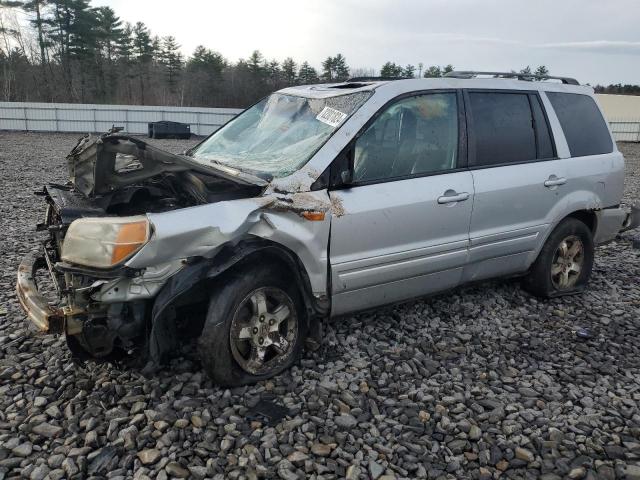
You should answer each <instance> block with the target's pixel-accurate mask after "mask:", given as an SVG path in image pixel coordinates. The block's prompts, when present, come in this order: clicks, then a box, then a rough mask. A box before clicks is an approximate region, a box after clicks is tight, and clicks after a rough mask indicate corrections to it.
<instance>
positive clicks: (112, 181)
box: [67, 133, 268, 198]
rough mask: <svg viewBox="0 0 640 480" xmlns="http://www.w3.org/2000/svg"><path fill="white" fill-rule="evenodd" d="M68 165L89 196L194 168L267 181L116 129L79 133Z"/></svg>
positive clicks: (242, 179)
mask: <svg viewBox="0 0 640 480" xmlns="http://www.w3.org/2000/svg"><path fill="white" fill-rule="evenodd" d="M67 165H68V169H69V177H70V180H71V182H72V183H73V185H74V187H75V189H76V190H77V191H79V192H81V193H82V194H84V195H85V196H87V197H90V198H91V197H95V196H100V195H106V194H109V193H113V192H114V191H117V190H119V189H121V188H123V187H126V186H128V185H133V184H136V183H140V182H143V181H145V180H147V179H150V178H152V177H155V176H157V175H160V174H162V173H177V172H187V171H195V172H200V173H205V174H207V175H214V176H218V177H220V178H222V179H225V180H230V181H232V182H234V183H238V184H240V185H253V186H258V187H263V186H266V185H267V183H268V182H266V181H265V180H263V179H261V178H259V177H255V176H253V175H250V174H248V173H245V172H241V171H239V170H234V169H231V168H228V167H222V166H217V165H215V164H212V165H211V166H204V165H202V164H199V163H196V162H194V161H193V160H191V159H190V158H189V157H186V156H181V155H175V154H173V153H170V152H167V151H164V150H161V149H159V148H156V147H153V146H151V145H149V144H148V143H146V142H144V141H142V140H140V139H138V138H133V137H130V136H127V135H120V134H117V133H116V134H114V133H107V134H104V135H100V136H93V135H86V136H84V137H82V138H81V139H80V140H79V141H78V143H77V144H76V146H75V147H74V148H73V149H72V150H71V152H70V153H69V155H68V156H67Z"/></svg>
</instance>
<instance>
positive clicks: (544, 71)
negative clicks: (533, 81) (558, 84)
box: [535, 65, 549, 77]
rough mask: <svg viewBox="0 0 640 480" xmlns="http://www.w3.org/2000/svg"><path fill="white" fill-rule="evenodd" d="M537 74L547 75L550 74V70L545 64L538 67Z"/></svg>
mask: <svg viewBox="0 0 640 480" xmlns="http://www.w3.org/2000/svg"><path fill="white" fill-rule="evenodd" d="M535 74H536V75H538V76H540V77H547V76H549V70H548V69H547V67H545V66H544V65H540V66H539V67H538V68H536V71H535Z"/></svg>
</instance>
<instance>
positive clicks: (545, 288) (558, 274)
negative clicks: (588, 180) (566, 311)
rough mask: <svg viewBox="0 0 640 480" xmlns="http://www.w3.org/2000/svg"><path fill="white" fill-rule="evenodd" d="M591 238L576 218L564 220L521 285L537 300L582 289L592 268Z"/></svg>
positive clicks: (586, 228) (552, 234)
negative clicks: (537, 297)
mask: <svg viewBox="0 0 640 480" xmlns="http://www.w3.org/2000/svg"><path fill="white" fill-rule="evenodd" d="M593 256H594V245H593V235H592V233H591V230H590V229H589V227H587V226H586V225H585V224H584V223H583V222H581V221H580V220H578V219H576V218H566V219H564V220H563V221H562V222H561V223H560V224H559V225H558V226H557V227H556V229H555V230H554V231H553V232H552V233H551V235H550V236H549V238H548V239H547V241H546V242H545V244H544V246H543V247H542V250H541V251H540V254H539V255H538V258H537V259H536V261H535V262H534V264H533V266H532V267H531V270H530V272H529V274H528V275H527V276H526V277H525V279H524V282H523V286H524V287H525V289H526V290H527V291H529V292H531V293H533V294H534V295H537V296H540V297H547V298H550V297H557V296H560V295H568V294H572V293H578V292H581V291H582V290H584V288H585V286H586V285H587V283H588V282H589V278H590V277H591V269H592V267H593Z"/></svg>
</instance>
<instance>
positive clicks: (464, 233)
mask: <svg viewBox="0 0 640 480" xmlns="http://www.w3.org/2000/svg"><path fill="white" fill-rule="evenodd" d="M459 103H460V102H459V100H458V95H457V93H456V92H453V91H450V92H438V93H427V94H419V95H413V96H410V97H405V98H401V99H399V100H397V101H395V102H394V103H392V104H390V105H388V106H386V107H384V109H383V110H382V111H381V112H380V114H379V115H377V117H376V119H375V120H374V121H373V122H372V123H371V124H370V125H369V126H368V127H367V128H366V129H365V130H364V132H363V133H362V134H361V135H360V136H359V137H358V138H357V140H356V142H355V145H354V146H353V155H354V172H353V177H354V178H353V182H352V183H351V185H350V186H349V187H348V188H342V189H336V190H333V191H331V192H330V195H331V200H332V203H333V204H334V205H340V207H341V208H340V209H339V210H340V212H341V213H342V215H334V216H333V218H332V223H331V240H330V261H331V279H332V294H333V295H332V312H333V314H341V313H346V312H351V311H355V310H360V309H366V308H371V307H375V306H378V305H382V304H386V303H392V302H397V301H402V300H406V299H410V298H414V297H418V296H421V295H424V294H427V293H430V292H434V291H438V290H442V289H446V288H450V287H453V286H455V285H457V284H458V283H459V282H460V280H461V277H462V269H463V266H464V264H465V262H466V260H467V254H468V250H467V249H468V245H469V223H470V219H471V210H472V205H473V193H474V191H473V179H472V176H471V173H470V172H469V171H467V170H466V169H465V168H464V165H463V160H464V159H463V158H461V157H463V156H464V155H463V154H461V152H463V151H464V148H462V149H461V148H460V145H459V143H460V142H459V139H460V137H461V135H460V130H461V127H460V125H461V123H462V122H460V115H459Z"/></svg>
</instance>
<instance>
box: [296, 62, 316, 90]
mask: <svg viewBox="0 0 640 480" xmlns="http://www.w3.org/2000/svg"><path fill="white" fill-rule="evenodd" d="M318 81H319V78H318V72H317V71H316V69H315V68H313V67H312V66H310V65H309V63H308V62H306V61H305V62H302V65H300V70H299V72H298V82H300V83H301V84H302V85H309V84H312V83H318Z"/></svg>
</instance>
